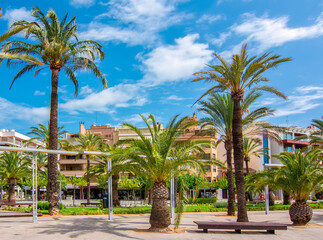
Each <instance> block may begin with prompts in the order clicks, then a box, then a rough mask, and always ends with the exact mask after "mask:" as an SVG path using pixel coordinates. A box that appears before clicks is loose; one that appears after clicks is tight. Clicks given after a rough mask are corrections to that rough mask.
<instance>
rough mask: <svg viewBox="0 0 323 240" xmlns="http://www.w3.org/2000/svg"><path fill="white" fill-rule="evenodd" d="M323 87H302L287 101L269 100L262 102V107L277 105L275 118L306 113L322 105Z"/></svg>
mask: <svg viewBox="0 0 323 240" xmlns="http://www.w3.org/2000/svg"><path fill="white" fill-rule="evenodd" d="M322 100H323V87H317V86H301V87H298V88H296V90H295V92H294V93H293V94H292V95H290V96H288V100H287V101H284V100H282V101H277V100H276V99H275V100H274V99H272V98H268V99H265V100H264V101H262V104H261V105H268V106H273V105H276V106H277V107H276V109H277V110H276V111H275V115H274V117H281V116H289V115H293V114H302V113H306V112H307V111H308V110H311V109H315V108H317V107H319V106H321V105H322Z"/></svg>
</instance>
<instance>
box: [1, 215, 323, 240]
mask: <svg viewBox="0 0 323 240" xmlns="http://www.w3.org/2000/svg"><path fill="white" fill-rule="evenodd" d="M197 220H203V221H235V220H236V217H227V216H225V215H224V214H223V213H186V214H184V216H183V221H182V224H181V227H183V228H185V232H184V233H171V234H169V233H150V232H147V231H145V229H148V227H149V214H144V215H115V216H114V220H112V221H109V220H108V216H106V215H101V216H69V217H46V216H43V217H40V218H38V222H39V223H38V224H33V223H32V219H31V218H26V217H24V218H0V233H1V240H3V239H4V240H7V239H8V240H15V239H23V240H31V239H32V240H34V239H41V240H52V239H59V240H65V239H109V240H113V239H147V240H152V239H158V240H159V239H161V240H163V239H167V240H172V239H181V240H186V239H194V240H200V239H219V240H229V239H246V240H247V239H248V240H259V239H261V240H267V239H268V240H269V239H270V240H271V239H275V240H305V239H306V240H314V239H315V240H317V239H320V238H321V237H320V236H323V210H314V216H313V220H312V221H311V222H310V223H309V225H308V226H307V227H293V226H289V227H288V230H287V231H277V232H276V234H275V235H271V234H267V233H264V232H259V231H243V233H242V234H236V233H233V231H221V230H219V231H217V230H210V231H209V233H202V231H201V230H197V227H196V225H195V224H194V223H193V221H197ZM249 220H250V221H256V222H260V221H268V222H277V223H285V224H289V225H290V224H291V222H290V220H289V215H288V211H275V212H271V213H270V214H269V215H265V214H264V212H250V213H249Z"/></svg>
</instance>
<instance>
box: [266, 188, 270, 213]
mask: <svg viewBox="0 0 323 240" xmlns="http://www.w3.org/2000/svg"><path fill="white" fill-rule="evenodd" d="M265 204H266V210H265V212H266V214H269V187H268V185H267V186H266V187H265Z"/></svg>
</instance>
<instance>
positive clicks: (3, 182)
mask: <svg viewBox="0 0 323 240" xmlns="http://www.w3.org/2000/svg"><path fill="white" fill-rule="evenodd" d="M6 184H7V180H6V179H5V178H0V200H2V199H3V196H2V191H3V186H4V185H6Z"/></svg>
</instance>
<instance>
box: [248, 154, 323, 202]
mask: <svg viewBox="0 0 323 240" xmlns="http://www.w3.org/2000/svg"><path fill="white" fill-rule="evenodd" d="M277 158H278V159H279V161H280V162H281V163H282V164H283V165H284V167H282V168H279V169H270V170H268V171H262V172H258V173H256V174H254V175H251V176H250V177H248V178H247V181H246V186H247V189H250V190H253V191H261V190H263V189H264V186H266V185H269V187H270V189H273V190H275V189H283V190H284V191H285V192H287V193H289V194H290V195H291V196H292V197H293V198H294V199H295V200H307V199H309V197H310V194H311V192H313V191H314V192H315V193H317V192H320V191H322V189H323V168H322V167H321V166H320V162H321V161H322V159H323V156H322V150H320V149H312V150H310V151H308V150H307V149H305V150H302V151H298V152H296V153H287V152H283V153H281V154H280V155H279V156H278V157H277Z"/></svg>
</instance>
